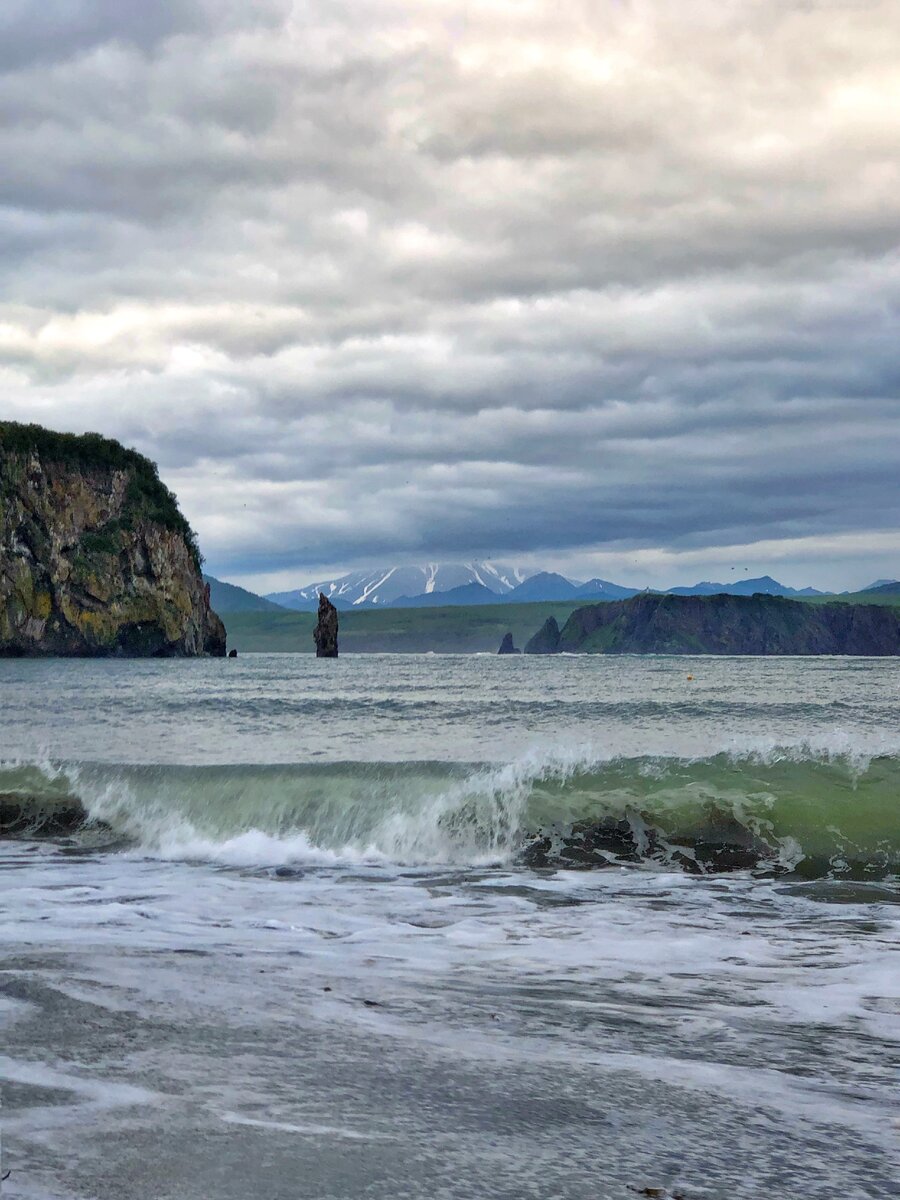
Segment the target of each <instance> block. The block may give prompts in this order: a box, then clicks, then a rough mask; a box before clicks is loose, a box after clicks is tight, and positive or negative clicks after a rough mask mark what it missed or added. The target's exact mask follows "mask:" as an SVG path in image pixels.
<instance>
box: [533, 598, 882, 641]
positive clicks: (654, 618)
mask: <svg viewBox="0 0 900 1200" xmlns="http://www.w3.org/2000/svg"><path fill="white" fill-rule="evenodd" d="M552 643H553V638H552V637H549V636H548V635H547V626H544V628H543V629H542V630H541V631H540V632H539V633H538V634H537V635H536V636H535V638H532V640H531V641H530V642H529V643H528V645H527V646H526V647H525V653H526V654H541V653H543V654H547V653H561V652H563V651H578V652H581V653H589V654H590V653H593V654H763V655H765V654H854V655H897V654H900V613H898V611H897V610H896V609H894V608H892V607H888V606H884V605H874V604H838V603H835V604H807V603H803V602H802V601H798V600H785V599H782V598H781V597H779V596H765V595H761V594H759V595H755V596H729V595H719V596H668V595H666V596H662V595H653V594H645V595H640V596H635V597H634V599H632V600H619V601H613V602H612V603H609V604H592V605H590V606H588V607H586V608H579V609H576V610H575V612H573V613H572V614H571V616H570V617H569V619H568V621H567V622H566V624H565V625H564V627H563V628H562V630H561V631H560V633H559V636H558V639H557V640H556V642H555V645H553V644H552Z"/></svg>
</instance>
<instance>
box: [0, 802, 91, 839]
mask: <svg viewBox="0 0 900 1200" xmlns="http://www.w3.org/2000/svg"><path fill="white" fill-rule="evenodd" d="M87 819H88V815H87V812H86V811H85V809H84V806H83V805H82V803H81V801H80V800H77V799H76V798H75V797H74V796H68V797H66V798H65V799H62V800H49V799H47V798H45V797H44V798H42V797H34V796H20V795H16V794H14V793H0V837H13V836H21V835H27V836H29V837H58V836H59V835H60V834H66V833H74V832H75V831H76V830H77V829H80V828H81V827H82V825H84V824H85V822H86V821H87Z"/></svg>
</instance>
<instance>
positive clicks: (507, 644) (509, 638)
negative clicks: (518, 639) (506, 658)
mask: <svg viewBox="0 0 900 1200" xmlns="http://www.w3.org/2000/svg"><path fill="white" fill-rule="evenodd" d="M497 653H498V654H521V653H522V651H521V650H517V649H516V647H515V646H514V644H513V635H512V634H511V633H507V634H504V635H503V641H502V642H501V643H500V649H499V650H498V651H497Z"/></svg>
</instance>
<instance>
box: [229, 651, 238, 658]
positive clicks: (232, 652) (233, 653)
mask: <svg viewBox="0 0 900 1200" xmlns="http://www.w3.org/2000/svg"><path fill="white" fill-rule="evenodd" d="M228 657H229V658H237V650H229V651H228Z"/></svg>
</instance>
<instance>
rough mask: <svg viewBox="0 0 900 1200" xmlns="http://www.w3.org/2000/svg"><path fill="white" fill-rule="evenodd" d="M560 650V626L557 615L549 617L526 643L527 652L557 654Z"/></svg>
mask: <svg viewBox="0 0 900 1200" xmlns="http://www.w3.org/2000/svg"><path fill="white" fill-rule="evenodd" d="M558 650H559V626H558V625H557V623H556V617H548V618H547V620H546V621H545V622H544V624H543V625H542V626H541V627H540V629H539V630H538V631H537V633H536V634H535V635H534V637H533V638H530V639H529V640H528V641H527V642H526V643H525V653H526V654H556V653H557V651H558Z"/></svg>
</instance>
